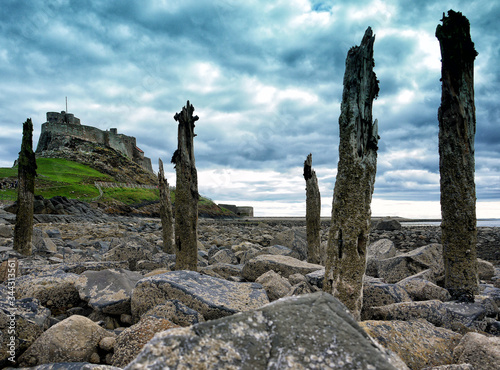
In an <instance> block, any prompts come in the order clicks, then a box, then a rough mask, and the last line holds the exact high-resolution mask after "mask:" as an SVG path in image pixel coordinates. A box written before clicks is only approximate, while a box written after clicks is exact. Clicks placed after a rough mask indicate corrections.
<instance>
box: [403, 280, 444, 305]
mask: <svg viewBox="0 0 500 370" xmlns="http://www.w3.org/2000/svg"><path fill="white" fill-rule="evenodd" d="M397 285H399V286H401V287H402V288H404V289H405V290H406V291H407V292H408V294H409V295H410V297H411V298H412V299H413V300H414V301H428V300H432V299H439V300H440V301H443V302H445V301H448V300H450V299H451V295H450V293H449V292H448V291H447V290H446V289H444V288H441V287H440V286H438V285H436V284H434V283H432V282H430V281H428V280H425V279H420V278H415V277H412V276H410V277H408V278H406V279H403V280H401V281H399V282H398V283H397Z"/></svg>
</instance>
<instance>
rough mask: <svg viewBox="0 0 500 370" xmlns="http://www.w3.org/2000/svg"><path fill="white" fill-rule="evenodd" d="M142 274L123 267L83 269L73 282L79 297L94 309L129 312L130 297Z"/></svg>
mask: <svg viewBox="0 0 500 370" xmlns="http://www.w3.org/2000/svg"><path fill="white" fill-rule="evenodd" d="M141 279H142V275H141V274H139V273H137V272H132V271H129V270H124V269H110V270H101V271H85V272H83V273H82V274H81V275H80V277H79V278H78V279H77V280H76V282H75V287H76V288H77V289H78V292H79V294H80V298H81V299H82V300H84V301H86V302H88V304H89V306H91V307H92V308H93V309H94V310H96V311H100V312H102V313H105V314H110V315H120V314H130V298H131V296H132V289H134V286H135V284H136V283H137V282H138V281H139V280H141Z"/></svg>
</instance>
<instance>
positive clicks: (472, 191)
mask: <svg viewBox="0 0 500 370" xmlns="http://www.w3.org/2000/svg"><path fill="white" fill-rule="evenodd" d="M442 22H443V24H442V25H438V26H437V29H436V37H437V38H438V40H439V44H440V46H441V57H442V66H441V81H442V91H441V106H440V107H439V110H438V120H439V172H440V174H441V180H440V183H441V217H442V222H441V232H442V239H441V240H442V244H443V257H444V267H445V288H446V289H448V291H449V292H450V294H451V296H452V297H453V298H454V299H458V300H463V301H470V302H473V301H474V294H475V293H477V292H478V290H479V285H478V278H477V260H476V241H477V229H476V187H475V183H474V136H475V134H476V112H475V107H474V59H475V58H476V56H477V52H476V50H475V49H474V43H473V42H472V40H471V37H470V24H469V21H468V20H467V18H466V17H465V16H463V15H462V13H457V12H454V11H453V10H450V11H449V12H448V17H446V16H445V15H444V14H443V19H442Z"/></svg>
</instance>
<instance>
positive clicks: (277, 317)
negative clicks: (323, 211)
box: [127, 292, 394, 370]
mask: <svg viewBox="0 0 500 370" xmlns="http://www.w3.org/2000/svg"><path fill="white" fill-rule="evenodd" d="M325 323H329V324H328V325H325ZM332 338H334V340H332ZM199 364H203V365H204V367H205V368H209V369H217V368H226V369H228V368H235V369H237V368H248V369H273V368H284V367H288V368H294V369H297V368H302V369H306V368H307V369H309V368H328V367H329V368H338V369H340V368H342V369H361V368H364V369H368V368H374V369H375V368H376V369H394V367H393V366H392V365H391V364H390V363H389V361H388V359H387V358H386V357H385V356H384V355H383V354H382V353H381V352H380V351H379V350H378V349H377V347H376V346H375V344H374V343H373V342H372V341H371V340H370V338H369V337H368V335H367V334H366V333H365V332H364V331H363V330H362V329H361V328H360V327H359V325H358V324H357V323H356V321H355V320H354V319H353V318H352V317H351V316H350V315H349V314H348V313H347V310H346V308H345V306H344V305H343V304H341V303H340V302H339V301H338V300H337V299H335V298H333V297H332V296H331V295H329V294H327V293H324V292H319V293H315V294H308V295H303V296H300V297H290V298H284V299H281V300H279V301H276V302H273V303H271V304H269V305H266V306H264V307H261V308H259V309H256V310H253V311H247V312H242V313H240V314H237V315H232V316H229V317H224V318H221V319H219V320H213V321H208V322H205V323H200V324H196V325H193V326H191V327H188V328H181V329H171V330H168V331H164V332H161V333H158V334H157V335H156V336H155V337H154V338H153V339H152V340H151V341H150V342H149V343H148V344H146V346H145V347H144V348H143V350H142V352H141V353H140V354H139V355H138V356H137V358H136V359H135V360H134V361H133V362H132V363H130V364H129V366H128V367H127V369H130V370H132V369H153V368H157V367H158V366H161V367H164V368H167V367H168V368H172V369H174V368H195V367H196V366H199Z"/></svg>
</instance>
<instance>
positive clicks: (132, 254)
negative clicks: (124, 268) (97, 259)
mask: <svg viewBox="0 0 500 370" xmlns="http://www.w3.org/2000/svg"><path fill="white" fill-rule="evenodd" d="M151 258H152V253H151V252H150V251H149V250H147V249H145V248H144V247H143V246H140V245H128V244H122V245H119V246H116V247H114V248H113V249H111V250H110V251H108V252H106V253H105V254H104V256H103V260H104V261H128V264H129V265H128V270H131V271H135V270H136V265H137V262H138V261H141V260H150V259H151Z"/></svg>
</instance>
